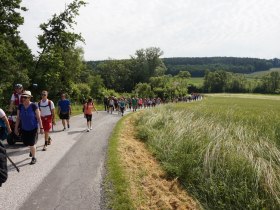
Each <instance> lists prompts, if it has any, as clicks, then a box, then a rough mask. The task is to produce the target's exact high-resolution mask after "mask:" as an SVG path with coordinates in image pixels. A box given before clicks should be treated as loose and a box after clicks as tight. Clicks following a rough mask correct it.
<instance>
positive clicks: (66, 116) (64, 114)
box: [59, 112, 70, 120]
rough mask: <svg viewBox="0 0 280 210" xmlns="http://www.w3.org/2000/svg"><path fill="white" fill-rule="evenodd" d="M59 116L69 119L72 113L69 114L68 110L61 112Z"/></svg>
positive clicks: (62, 118)
mask: <svg viewBox="0 0 280 210" xmlns="http://www.w3.org/2000/svg"><path fill="white" fill-rule="evenodd" d="M59 118H60V119H61V120H69V118H70V115H69V113H68V112H66V113H59Z"/></svg>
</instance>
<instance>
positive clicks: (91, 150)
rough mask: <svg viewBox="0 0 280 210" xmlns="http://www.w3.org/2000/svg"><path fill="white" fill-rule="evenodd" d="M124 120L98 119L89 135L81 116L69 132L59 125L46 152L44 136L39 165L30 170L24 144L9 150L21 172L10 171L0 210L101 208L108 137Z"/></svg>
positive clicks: (96, 116) (104, 116)
mask: <svg viewBox="0 0 280 210" xmlns="http://www.w3.org/2000/svg"><path fill="white" fill-rule="evenodd" d="M119 119H120V116H119V115H117V114H113V115H111V114H107V113H106V112H99V113H98V114H94V115H93V129H92V130H91V131H90V132H86V130H85V125H86V122H85V119H84V118H83V116H81V115H80V116H75V117H73V118H71V120H70V124H71V127H70V129H68V130H66V131H62V125H61V122H58V125H57V126H55V131H54V132H53V133H52V134H51V136H52V138H53V143H52V145H50V146H49V148H48V150H47V151H46V152H43V151H42V147H43V144H44V140H43V136H42V135H41V136H40V137H39V141H38V144H37V146H38V147H37V151H38V152H37V160H38V162H37V163H36V164H35V165H29V163H30V161H31V158H29V156H28V155H29V149H28V148H27V147H23V146H22V145H21V144H20V143H17V144H16V145H15V146H8V149H7V150H8V153H9V155H10V157H11V158H12V159H13V160H14V162H15V163H16V164H17V165H18V166H19V168H20V173H17V172H16V170H15V169H14V168H13V167H12V166H11V165H9V166H8V167H9V178H8V181H7V182H6V183H4V184H3V187H2V188H0V209H1V210H14V209H23V210H32V209H40V210H45V209H48V210H49V209H67V210H71V209H73V210H74V209H75V210H76V209H79V210H80V209H102V207H103V205H102V187H101V185H102V181H103V174H104V162H105V156H106V151H107V145H108V138H109V136H110V134H111V132H112V130H113V128H114V126H115V124H116V122H117V121H118V120H119Z"/></svg>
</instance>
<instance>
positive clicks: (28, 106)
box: [15, 90, 44, 165]
mask: <svg viewBox="0 0 280 210" xmlns="http://www.w3.org/2000/svg"><path fill="white" fill-rule="evenodd" d="M31 97H32V95H31V92H30V91H28V90H26V91H24V92H23V93H22V95H21V98H22V101H23V102H22V104H20V105H19V107H18V110H17V120H16V125H15V134H16V135H18V127H19V123H20V122H21V133H22V134H21V139H22V141H23V143H24V144H25V145H26V146H29V148H30V155H31V157H32V160H31V162H30V164H31V165H32V164H35V163H36V162H37V159H36V146H35V145H36V141H37V138H38V124H39V126H40V133H41V134H43V132H44V130H43V124H42V121H41V116H40V111H39V109H38V106H37V105H36V104H35V103H32V102H31V101H30V100H31ZM30 155H29V156H30Z"/></svg>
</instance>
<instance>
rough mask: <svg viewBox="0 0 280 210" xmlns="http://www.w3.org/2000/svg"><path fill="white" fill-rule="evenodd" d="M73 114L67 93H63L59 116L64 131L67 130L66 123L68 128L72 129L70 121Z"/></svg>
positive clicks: (59, 102)
mask: <svg viewBox="0 0 280 210" xmlns="http://www.w3.org/2000/svg"><path fill="white" fill-rule="evenodd" d="M71 114H72V111H71V103H70V101H69V100H68V99H66V95H65V93H63V94H61V99H60V100H59V101H58V115H59V118H60V119H61V120H62V125H63V130H65V129H66V123H67V127H68V128H70V124H69V119H70V115H71Z"/></svg>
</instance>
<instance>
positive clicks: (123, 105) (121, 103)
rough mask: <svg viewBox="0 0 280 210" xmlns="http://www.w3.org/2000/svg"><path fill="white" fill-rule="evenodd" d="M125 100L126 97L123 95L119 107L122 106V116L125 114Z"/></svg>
mask: <svg viewBox="0 0 280 210" xmlns="http://www.w3.org/2000/svg"><path fill="white" fill-rule="evenodd" d="M125 105H126V104H125V100H124V98H123V97H122V98H121V99H120V100H119V107H120V111H121V113H122V116H123V113H124V110H125Z"/></svg>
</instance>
